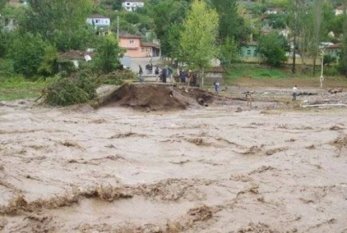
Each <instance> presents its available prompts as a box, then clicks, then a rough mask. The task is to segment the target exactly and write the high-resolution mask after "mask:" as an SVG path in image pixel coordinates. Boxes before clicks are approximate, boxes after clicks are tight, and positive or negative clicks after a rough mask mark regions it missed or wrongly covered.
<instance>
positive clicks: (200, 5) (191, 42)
mask: <svg viewBox="0 0 347 233" xmlns="http://www.w3.org/2000/svg"><path fill="white" fill-rule="evenodd" d="M217 31H218V14H217V12H216V11H215V10H213V9H209V8H208V7H207V5H206V3H205V2H204V1H199V0H194V2H193V3H192V6H191V9H190V11H189V12H188V15H187V18H186V19H185V20H184V23H183V30H182V32H181V36H180V51H181V52H180V54H181V55H182V60H183V61H185V62H186V63H187V64H188V65H189V66H190V67H191V68H193V69H199V71H200V72H201V74H202V75H201V85H202V86H203V85H204V69H205V68H206V67H207V66H209V65H210V62H211V60H212V59H213V58H215V57H216V55H217V53H218V49H217V47H216V34H217Z"/></svg>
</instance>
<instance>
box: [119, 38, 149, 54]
mask: <svg viewBox="0 0 347 233" xmlns="http://www.w3.org/2000/svg"><path fill="white" fill-rule="evenodd" d="M119 46H120V47H121V48H124V49H126V52H125V53H124V56H128V57H149V56H150V55H151V54H152V48H146V47H145V48H142V47H141V41H140V39H138V38H120V39H119Z"/></svg>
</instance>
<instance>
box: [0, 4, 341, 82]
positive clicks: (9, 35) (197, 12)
mask: <svg viewBox="0 0 347 233" xmlns="http://www.w3.org/2000/svg"><path fill="white" fill-rule="evenodd" d="M336 1H337V0H336ZM5 2H6V0H0V12H1V13H2V15H6V14H12V15H15V18H16V20H17V23H18V28H17V29H16V30H15V31H12V32H5V30H3V29H1V28H0V58H3V59H4V58H5V59H6V60H9V61H11V62H9V63H8V64H10V63H11V65H9V67H11V68H13V69H14V70H15V71H16V72H19V73H23V74H24V75H26V76H33V75H36V74H41V75H52V74H54V73H55V72H56V67H55V66H54V64H55V61H56V59H57V54H58V53H59V52H64V51H68V50H71V49H81V50H84V49H86V48H88V47H95V46H96V45H97V47H98V48H97V50H98V51H99V56H98V58H97V59H96V60H97V61H95V66H96V67H98V69H100V70H104V71H105V72H107V71H109V70H110V69H111V68H110V67H111V65H110V64H109V63H110V62H111V63H112V64H117V63H116V60H117V57H118V56H117V55H119V54H120V52H121V51H120V50H119V48H118V46H117V41H115V40H114V39H112V38H110V37H106V38H104V37H97V36H96V35H95V31H94V29H93V28H91V27H89V26H88V25H86V23H85V19H86V17H87V16H88V15H89V14H91V13H95V12H98V13H102V14H105V15H107V16H109V17H111V19H112V22H114V23H115V22H116V18H117V16H118V17H119V16H120V19H121V20H120V24H121V29H122V30H125V31H128V32H130V33H140V34H142V35H143V36H145V38H147V39H148V40H151V39H153V38H158V39H159V40H160V42H161V49H162V54H163V55H165V56H167V57H170V58H174V59H178V60H179V61H183V62H185V63H187V64H189V65H190V66H191V67H192V68H196V69H199V70H201V71H203V68H204V67H205V66H207V65H208V61H210V60H211V59H212V58H219V59H220V60H221V62H222V64H223V65H225V66H229V65H230V64H232V63H233V62H234V61H236V60H237V58H238V55H239V48H240V45H241V43H242V42H246V41H249V40H250V39H251V38H254V39H256V40H257V41H258V42H259V52H260V53H261V54H262V55H263V56H264V57H265V60H266V62H267V63H269V64H270V65H273V66H278V65H281V64H282V62H283V61H284V60H285V59H286V56H285V52H286V51H289V50H290V47H289V46H288V45H291V46H292V51H293V60H294V62H293V64H294V65H293V72H295V70H296V69H295V63H296V62H295V59H296V53H300V55H301V59H304V58H305V57H313V60H314V61H315V60H316V59H315V58H317V57H318V56H319V44H320V42H321V41H322V39H326V38H327V34H328V32H329V31H333V32H334V40H336V41H342V42H343V45H344V47H347V46H346V33H343V28H346V24H347V23H346V20H347V19H346V17H345V16H344V15H342V16H338V17H335V16H334V15H332V14H333V11H332V5H331V2H330V1H325V0H312V1H308V0H293V1H287V0H277V1H259V2H265V3H259V4H258V5H257V4H253V5H251V6H252V7H248V8H247V6H243V5H239V4H238V1H237V0H227V1H225V0H206V1H193V0H182V1H177V0H147V1H146V4H145V7H144V8H142V9H139V10H138V11H136V12H130V13H129V12H125V11H121V1H118V0H117V1H110V0H100V1H99V2H100V5H95V4H93V2H95V1H91V0H75V1H69V0H54V1H40V0H29V7H28V8H26V9H20V8H17V9H11V8H6V7H5V8H4V5H5ZM266 4H267V6H271V4H272V5H274V6H281V7H283V8H284V9H287V11H286V12H285V13H280V14H277V15H268V16H267V17H266V20H267V22H270V25H272V26H273V28H274V29H275V31H276V29H283V28H287V29H290V32H291V34H290V35H289V38H290V40H289V41H286V40H285V39H284V38H283V37H281V36H279V35H278V33H270V34H268V35H265V36H264V35H262V34H261V31H260V29H261V26H262V25H261V21H260V18H261V17H260V15H263V16H264V11H265V9H266V8H264V7H263V6H265V5H266ZM257 6H262V8H260V10H259V9H258V8H257ZM1 9H2V10H1ZM114 10H117V11H114ZM250 14H252V15H253V16H250ZM0 25H1V24H0ZM336 25H341V27H338V26H336ZM343 25H344V26H343ZM114 27H115V25H113V26H112V29H114V30H115V28H114ZM344 30H346V29H344ZM106 48H107V49H111V50H112V52H107V51H106V50H107V49H106ZM101 54H103V55H102V56H101ZM343 54H346V52H344V53H343ZM111 55H115V57H114V59H112V58H111V57H110V56H111ZM344 56H345V55H343V56H342V59H341V67H342V69H341V70H343V69H344V68H345V67H347V65H346V64H347V58H345V57H344ZM101 57H106V58H105V59H104V60H103V61H101V60H100V59H101ZM303 62H305V61H304V60H303ZM346 69H347V68H346ZM313 73H315V66H314V68H313Z"/></svg>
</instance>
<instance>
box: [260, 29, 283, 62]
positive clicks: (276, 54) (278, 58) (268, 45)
mask: <svg viewBox="0 0 347 233" xmlns="http://www.w3.org/2000/svg"><path fill="white" fill-rule="evenodd" d="M286 47H287V42H286V40H285V39H284V37H283V36H280V35H278V34H277V33H275V32H274V33H270V34H268V35H265V36H262V37H261V38H260V42H259V53H260V54H262V56H263V57H264V58H265V61H266V63H267V64H269V65H271V66H274V67H279V66H281V65H282V64H283V62H285V61H286V60H287V57H286V54H285V49H286Z"/></svg>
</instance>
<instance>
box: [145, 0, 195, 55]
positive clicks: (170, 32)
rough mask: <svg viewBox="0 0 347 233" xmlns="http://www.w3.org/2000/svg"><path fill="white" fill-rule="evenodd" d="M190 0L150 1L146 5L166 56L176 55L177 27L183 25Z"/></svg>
mask: <svg viewBox="0 0 347 233" xmlns="http://www.w3.org/2000/svg"><path fill="white" fill-rule="evenodd" d="M189 3H190V0H182V1H177V0H165V1H163V0H149V1H148V2H147V3H146V5H145V10H144V13H147V14H148V15H149V16H150V17H151V18H152V19H153V21H154V25H155V27H154V31H155V33H156V35H157V37H158V39H159V40H160V41H161V50H162V54H163V55H164V56H168V57H172V56H175V54H176V51H175V50H176V49H177V47H176V46H177V43H175V42H174V41H173V40H171V39H172V38H177V37H178V34H177V27H180V25H181V24H182V22H183V20H184V18H185V16H186V13H187V11H188V9H189Z"/></svg>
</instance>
